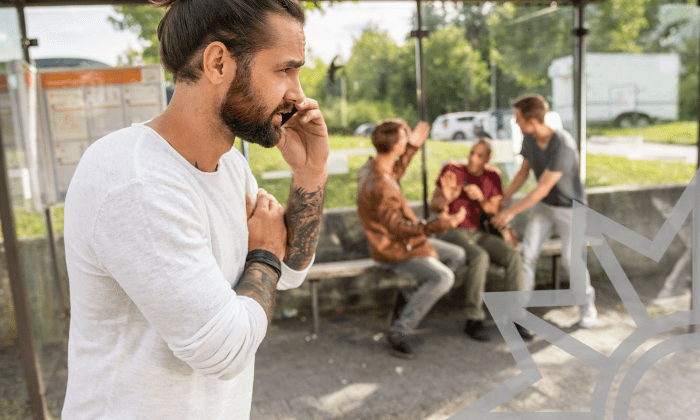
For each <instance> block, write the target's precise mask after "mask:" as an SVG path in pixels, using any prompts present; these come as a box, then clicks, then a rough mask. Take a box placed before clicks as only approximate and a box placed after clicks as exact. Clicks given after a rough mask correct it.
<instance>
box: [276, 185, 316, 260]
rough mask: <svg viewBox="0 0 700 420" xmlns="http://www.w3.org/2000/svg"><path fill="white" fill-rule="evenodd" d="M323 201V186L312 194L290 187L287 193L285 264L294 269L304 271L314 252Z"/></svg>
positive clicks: (299, 188)
mask: <svg viewBox="0 0 700 420" xmlns="http://www.w3.org/2000/svg"><path fill="white" fill-rule="evenodd" d="M324 198H325V185H324V186H321V187H318V189H317V190H316V191H311V192H307V191H306V190H305V189H303V188H301V187H295V186H294V185H292V188H291V191H290V192H289V199H288V200H287V212H286V213H285V219H286V222H287V240H288V242H287V256H286V257H285V259H284V262H285V264H287V265H288V266H289V267H290V268H292V269H294V270H301V269H303V268H306V266H307V265H308V264H309V262H311V257H312V256H313V254H314V252H316V246H317V245H318V233H319V230H320V229H321V219H322V218H323V200H324Z"/></svg>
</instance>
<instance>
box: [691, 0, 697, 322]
mask: <svg viewBox="0 0 700 420" xmlns="http://www.w3.org/2000/svg"><path fill="white" fill-rule="evenodd" d="M698 7H700V0H698ZM698 61H700V55H698ZM698 80H699V81H700V77H699V78H698ZM698 103H700V82H699V83H698ZM696 144H697V149H698V150H697V152H698V161H697V163H696V167H697V168H700V106H698V141H697V143H696ZM694 205H695V207H694V208H693V241H692V242H691V245H690V246H692V247H693V251H692V252H693V259H692V266H691V267H692V268H691V274H692V277H691V279H692V281H691V282H690V310H691V317H692V320H691V325H690V327H689V332H690V333H691V334H692V333H694V332H695V324H697V323H700V320H699V319H698V318H699V316H700V310H699V309H698V308H696V307H695V305H696V304H697V303H698V302H700V243H698V242H700V190H699V189H698V187H695V203H694ZM696 295H697V296H696Z"/></svg>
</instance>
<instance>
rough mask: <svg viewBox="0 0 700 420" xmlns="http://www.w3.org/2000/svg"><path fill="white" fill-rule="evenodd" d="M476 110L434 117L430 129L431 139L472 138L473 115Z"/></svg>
mask: <svg viewBox="0 0 700 420" xmlns="http://www.w3.org/2000/svg"><path fill="white" fill-rule="evenodd" d="M476 114H477V113H476V112H473V111H465V112H452V113H450V114H443V115H440V116H439V117H437V118H435V121H433V127H432V129H431V130H430V138H431V139H433V140H465V139H468V138H474V123H473V120H474V116H475V115H476Z"/></svg>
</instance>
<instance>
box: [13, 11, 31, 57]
mask: <svg viewBox="0 0 700 420" xmlns="http://www.w3.org/2000/svg"><path fill="white" fill-rule="evenodd" d="M15 7H16V8H17V16H18V18H19V32H20V34H22V55H23V56H24V61H26V62H27V63H31V61H29V47H30V46H31V42H30V40H29V39H28V38H27V20H26V19H25V17H24V1H23V0H17V1H16V2H15Z"/></svg>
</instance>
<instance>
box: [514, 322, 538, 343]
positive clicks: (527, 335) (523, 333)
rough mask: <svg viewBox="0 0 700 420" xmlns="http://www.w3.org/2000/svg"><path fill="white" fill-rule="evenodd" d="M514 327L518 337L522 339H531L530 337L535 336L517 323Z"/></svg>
mask: <svg viewBox="0 0 700 420" xmlns="http://www.w3.org/2000/svg"><path fill="white" fill-rule="evenodd" d="M515 328H517V330H518V333H519V334H520V337H522V338H523V340H525V341H532V339H533V338H535V336H534V335H532V333H531V332H530V331H529V330H528V329H527V328H524V327H521V326H520V325H518V324H515Z"/></svg>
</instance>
